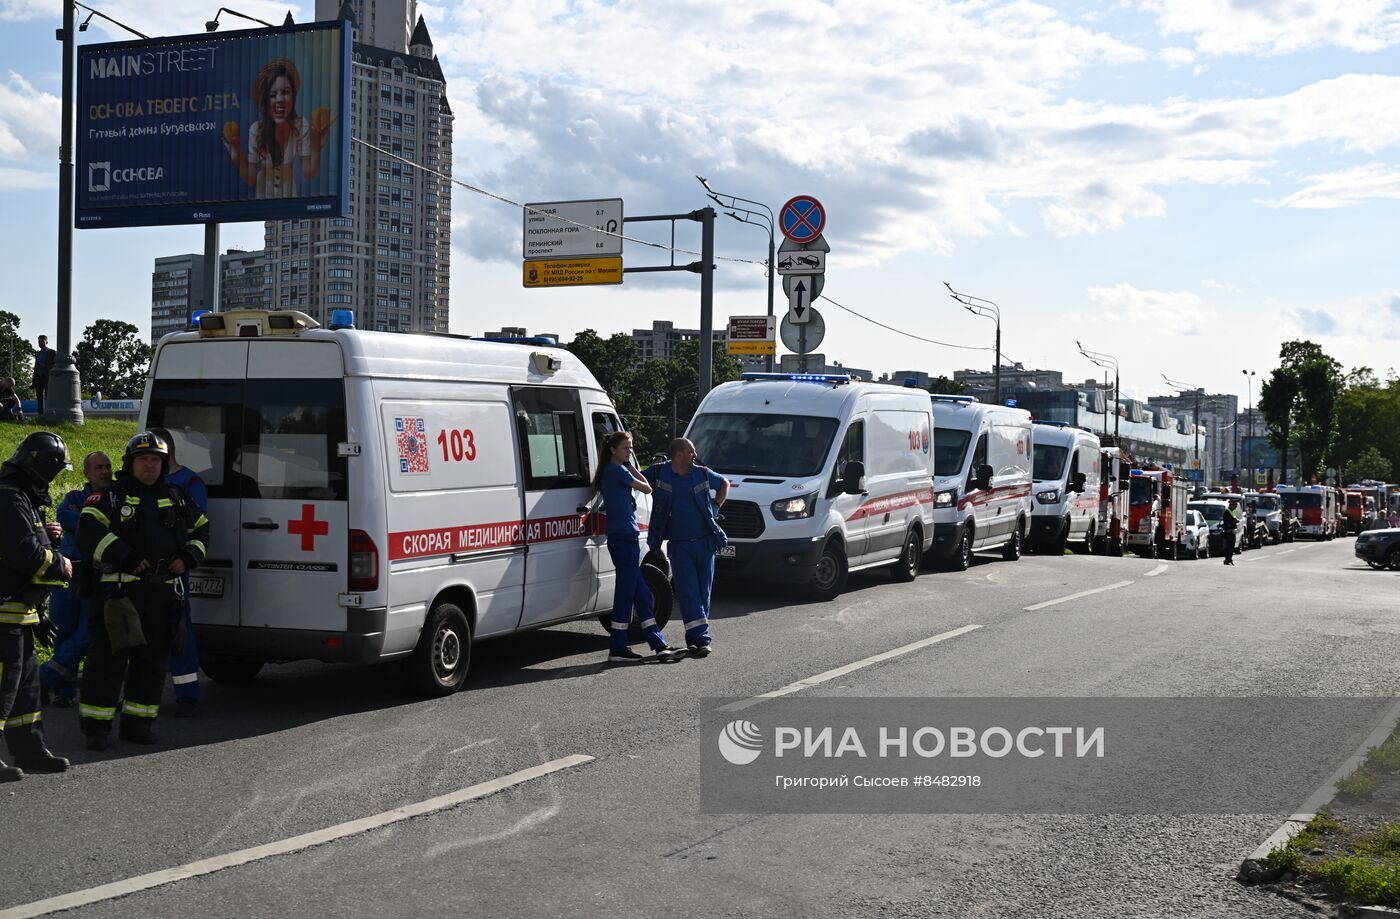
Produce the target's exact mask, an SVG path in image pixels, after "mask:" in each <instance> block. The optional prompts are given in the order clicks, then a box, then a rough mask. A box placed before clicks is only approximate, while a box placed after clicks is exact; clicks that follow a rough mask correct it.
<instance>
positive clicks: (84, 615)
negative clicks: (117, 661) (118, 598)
mask: <svg viewBox="0 0 1400 919" xmlns="http://www.w3.org/2000/svg"><path fill="white" fill-rule="evenodd" d="M91 606H92V598H91V597H80V596H78V594H77V592H76V591H75V590H73V588H71V587H56V588H54V590H53V593H51V594H50V595H49V618H50V619H52V620H53V624H54V625H55V626H56V627H57V628H58V637H57V638H56V639H55V641H54V644H53V656H52V657H50V658H49V659H48V660H47V661H45V662H44V664H43V665H41V666H40V667H39V679H40V681H41V682H42V683H43V684H44V685H45V686H47V687H48V688H49V689H50V690H51V691H52V692H54V693H56V694H57V695H60V696H64V697H65V698H68V699H72V698H74V697H75V696H77V694H78V666H79V665H80V664H81V663H82V662H83V658H84V657H86V656H87V651H88V610H89V608H90V607H91Z"/></svg>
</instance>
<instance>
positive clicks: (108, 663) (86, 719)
mask: <svg viewBox="0 0 1400 919" xmlns="http://www.w3.org/2000/svg"><path fill="white" fill-rule="evenodd" d="M169 454H170V449H169V447H168V446H167V445H166V443H165V441H164V440H162V439H161V438H160V437H158V436H157V435H155V434H152V433H151V432H150V431H145V432H143V433H140V434H137V435H136V436H135V437H133V438H131V440H130V442H128V443H127V445H126V455H125V457H124V458H123V462H122V469H121V472H120V474H118V476H117V479H116V482H115V483H113V485H112V487H111V488H110V489H109V490H108V491H107V492H105V493H103V494H97V495H93V496H92V497H91V498H89V499H88V500H87V503H86V504H85V505H84V506H83V513H82V515H81V516H80V517H79V519H78V547H79V549H80V550H81V551H82V552H83V554H84V555H85V556H86V557H87V558H89V559H91V560H92V564H93V566H94V571H95V572H96V573H97V580H98V584H97V587H98V592H97V597H96V600H97V602H95V603H94V604H93V609H92V616H91V617H90V620H89V623H88V628H89V631H90V633H91V637H92V647H91V649H90V650H89V651H88V659H87V666H86V667H85V668H84V669H83V684H82V695H81V698H80V700H79V704H78V714H79V716H80V722H81V724H82V729H83V738H84V741H85V743H86V744H87V748H88V749H89V750H102V749H105V748H106V746H107V735H108V734H110V733H111V731H112V722H113V721H114V720H116V717H117V701H118V698H119V697H121V719H122V720H121V732H120V733H121V738H122V739H123V740H129V741H132V742H133V743H141V744H153V743H155V742H156V738H155V731H154V726H155V720H156V715H157V714H158V713H159V712H160V697H161V693H162V692H163V691H164V689H165V674H166V671H167V669H168V664H169V659H170V647H171V642H172V641H173V639H174V637H175V631H176V629H177V628H178V626H179V625H180V624H181V620H182V610H183V606H182V600H181V597H180V594H179V590H180V575H182V574H184V573H186V572H187V571H190V570H191V569H193V568H194V567H196V566H197V565H199V564H201V563H203V561H204V555H205V551H206V550H205V547H206V545H207V540H208V538H209V535H208V534H209V519H208V518H207V517H205V516H204V514H203V513H201V512H200V510H199V508H198V507H197V506H196V505H195V504H194V502H193V501H191V500H190V499H189V498H188V497H187V496H186V495H185V493H184V492H183V491H181V490H180V489H179V488H177V487H175V486H174V485H170V484H169V483H167V482H166V481H165V462H166V457H167V456H169ZM123 680H125V684H126V691H125V694H124V695H123V693H122V683H123Z"/></svg>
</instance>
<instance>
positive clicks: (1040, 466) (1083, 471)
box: [1027, 420, 1100, 555]
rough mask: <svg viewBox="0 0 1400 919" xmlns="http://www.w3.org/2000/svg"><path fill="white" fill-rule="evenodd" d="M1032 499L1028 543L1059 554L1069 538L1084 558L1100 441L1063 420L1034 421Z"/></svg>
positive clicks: (1090, 536)
mask: <svg viewBox="0 0 1400 919" xmlns="http://www.w3.org/2000/svg"><path fill="white" fill-rule="evenodd" d="M1031 434H1032V439H1033V441H1034V443H1033V452H1032V456H1031V460H1032V461H1031V479H1032V481H1033V493H1034V498H1035V501H1034V503H1033V504H1032V508H1031V530H1030V534H1029V536H1028V538H1027V545H1029V546H1030V547H1031V548H1033V549H1036V550H1037V551H1043V552H1049V553H1051V554H1053V555H1063V554H1064V551H1065V548H1066V546H1067V545H1068V543H1069V542H1070V540H1074V543H1075V545H1076V546H1077V547H1079V548H1081V549H1082V550H1083V551H1084V554H1085V555H1088V554H1089V551H1090V548H1091V547H1092V546H1093V544H1094V537H1095V536H1096V535H1097V534H1096V533H1095V532H1094V526H1095V523H1096V519H1097V517H1098V507H1099V458H1100V455H1099V450H1100V447H1099V437H1098V435H1097V434H1094V433H1091V432H1090V431H1089V430H1088V429H1086V428H1077V427H1073V426H1071V425H1068V424H1065V423H1064V422H1062V421H1040V420H1037V421H1036V422H1035V427H1034V428H1033V429H1032V431H1031Z"/></svg>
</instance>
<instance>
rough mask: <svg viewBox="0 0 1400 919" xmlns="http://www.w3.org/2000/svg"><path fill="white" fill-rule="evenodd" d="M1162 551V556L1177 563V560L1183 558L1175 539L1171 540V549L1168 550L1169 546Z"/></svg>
mask: <svg viewBox="0 0 1400 919" xmlns="http://www.w3.org/2000/svg"><path fill="white" fill-rule="evenodd" d="M1162 550H1163V551H1162V554H1163V555H1164V556H1165V557H1166V558H1168V559H1170V560H1171V561H1176V560H1177V559H1179V558H1181V553H1180V552H1178V551H1177V544H1176V540H1175V539H1173V540H1170V548H1168V547H1167V546H1163V547H1162Z"/></svg>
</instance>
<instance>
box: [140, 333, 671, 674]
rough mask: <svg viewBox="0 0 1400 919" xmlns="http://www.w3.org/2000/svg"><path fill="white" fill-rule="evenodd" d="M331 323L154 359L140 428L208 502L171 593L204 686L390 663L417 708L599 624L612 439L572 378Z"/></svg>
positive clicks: (536, 353) (553, 365) (164, 351)
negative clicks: (604, 493) (187, 569)
mask: <svg viewBox="0 0 1400 919" xmlns="http://www.w3.org/2000/svg"><path fill="white" fill-rule="evenodd" d="M338 312H340V311H338ZM344 312H345V313H346V314H348V311H344ZM350 322H351V317H350V316H348V315H340V316H337V317H336V321H333V322H332V324H331V328H319V327H317V324H316V322H315V321H314V320H312V319H311V318H310V317H309V316H306V315H304V314H302V313H297V312H292V311H283V312H267V311H260V310H247V311H233V312H228V313H209V314H204V315H202V316H201V317H200V318H199V330H198V331H190V332H181V333H176V334H173V335H167V336H166V337H165V338H163V339H162V340H161V342H160V344H159V346H158V347H157V349H156V354H155V360H154V362H153V365H152V371H151V378H150V380H149V382H148V384H147V389H146V399H145V403H144V404H145V410H144V412H143V415H142V418H141V424H142V425H143V426H144V425H159V426H163V427H165V428H168V429H169V430H170V432H171V434H172V437H173V438H174V440H175V444H176V448H177V455H178V459H179V461H180V462H181V463H182V464H183V465H185V466H189V467H191V468H193V469H194V470H195V471H196V472H198V473H199V474H200V476H201V477H203V479H204V481H205V482H206V483H208V486H209V519H210V521H211V525H212V533H211V537H212V538H211V541H210V546H209V558H208V560H207V561H206V563H205V564H204V566H202V567H201V568H200V569H199V570H197V571H195V572H194V573H193V576H192V578H191V595H192V601H193V614H194V622H195V628H196V632H197V634H198V639H199V648H200V658H201V661H202V664H203V667H204V670H205V672H206V673H208V674H209V676H210V677H212V678H214V679H224V680H240V679H251V678H252V677H253V676H254V675H256V674H257V672H258V670H259V669H260V668H261V667H262V666H263V664H264V663H265V662H269V661H290V660H298V659H315V660H322V661H358V662H371V661H383V660H392V659H402V660H403V661H404V668H405V672H406V676H407V677H408V679H409V682H410V683H411V685H412V686H413V687H414V688H415V689H416V690H418V691H419V692H422V693H424V694H428V695H445V694H447V693H450V692H453V691H455V690H456V689H457V688H458V687H460V686H461V685H462V681H463V679H464V677H465V676H466V673H467V668H468V665H469V663H470V661H471V648H472V642H473V641H474V640H478V639H483V638H490V637H493V636H499V635H508V634H510V633H512V632H517V631H520V630H524V629H533V628H538V627H540V626H546V625H550V624H552V623H557V622H562V621H564V620H568V619H574V618H577V617H580V616H585V615H590V614H593V615H605V614H606V611H607V610H608V609H609V608H610V607H611V605H612V594H613V574H612V563H611V560H610V558H609V556H608V551H607V547H606V545H605V543H604V537H603V536H602V535H601V534H602V532H603V527H602V526H601V525H600V521H599V520H598V515H590V514H589V507H588V505H589V502H590V500H591V499H592V498H593V490H592V488H591V475H592V471H593V468H594V464H595V462H596V456H597V452H598V442H599V440H600V439H601V438H602V437H603V436H604V435H606V434H607V433H608V432H611V431H616V430H618V429H619V428H620V427H621V425H620V423H619V419H618V416H617V412H616V410H615V409H614V407H613V405H612V402H611V400H609V398H608V396H607V394H606V393H604V392H603V390H602V389H601V388H600V387H599V386H598V383H597V381H596V380H595V379H594V378H593V376H592V374H590V373H589V372H588V370H587V368H585V367H584V366H583V365H582V364H581V363H580V362H579V361H578V359H577V358H575V357H573V356H572V355H571V354H569V353H568V352H566V351H562V350H559V349H557V348H554V347H550V346H548V344H545V343H542V344H540V345H539V346H532V345H519V344H498V343H491V342H480V341H472V340H467V339H463V338H459V337H454V336H446V335H443V336H429V335H401V334H390V333H381V332H366V331H356V330H354V329H353V328H349V327H345V326H348V325H349V323H350ZM337 323H339V324H337ZM648 508H649V503H647V501H646V500H643V501H641V502H640V503H639V506H638V514H639V517H640V519H641V520H643V521H645V520H646V516H647V511H648Z"/></svg>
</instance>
